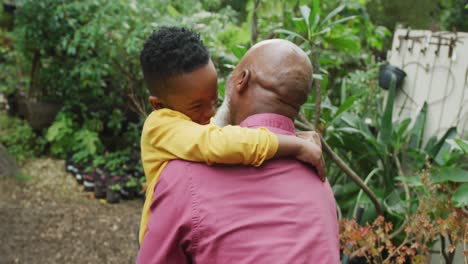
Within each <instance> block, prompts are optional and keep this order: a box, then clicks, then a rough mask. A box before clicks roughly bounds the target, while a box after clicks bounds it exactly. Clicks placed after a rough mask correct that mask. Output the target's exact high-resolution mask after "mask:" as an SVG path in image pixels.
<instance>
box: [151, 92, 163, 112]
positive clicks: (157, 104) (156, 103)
mask: <svg viewBox="0 0 468 264" xmlns="http://www.w3.org/2000/svg"><path fill="white" fill-rule="evenodd" d="M148 102H149V103H150V105H151V106H152V107H153V109H154V110H158V109H161V108H164V104H163V102H162V101H161V99H160V98H159V97H156V96H153V95H150V96H149V97H148Z"/></svg>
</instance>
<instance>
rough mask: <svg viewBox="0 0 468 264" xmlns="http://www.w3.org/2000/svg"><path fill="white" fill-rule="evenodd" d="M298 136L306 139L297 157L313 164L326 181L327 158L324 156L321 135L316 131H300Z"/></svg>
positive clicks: (321, 177)
mask: <svg viewBox="0 0 468 264" xmlns="http://www.w3.org/2000/svg"><path fill="white" fill-rule="evenodd" d="M297 136H298V137H299V138H302V139H304V140H306V142H305V143H304V145H303V148H302V149H301V151H300V152H299V154H298V156H297V159H299V160H301V161H304V162H307V163H310V164H312V165H313V166H314V167H315V168H316V169H317V172H318V174H319V177H320V179H321V180H322V181H325V179H326V177H327V175H326V168H325V160H324V159H323V156H322V142H321V141H320V135H319V134H318V133H317V132H314V131H305V132H298V133H297Z"/></svg>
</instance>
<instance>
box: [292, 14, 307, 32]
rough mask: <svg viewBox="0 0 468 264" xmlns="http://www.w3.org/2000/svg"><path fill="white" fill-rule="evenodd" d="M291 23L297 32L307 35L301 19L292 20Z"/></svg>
mask: <svg viewBox="0 0 468 264" xmlns="http://www.w3.org/2000/svg"><path fill="white" fill-rule="evenodd" d="M292 22H293V24H294V26H295V27H296V29H297V31H298V32H299V33H301V34H308V30H309V29H308V27H307V25H306V22H305V20H304V19H303V18H293V19H292Z"/></svg>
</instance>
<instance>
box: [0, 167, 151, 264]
mask: <svg viewBox="0 0 468 264" xmlns="http://www.w3.org/2000/svg"><path fill="white" fill-rule="evenodd" d="M64 166H65V165H64V161H61V160H53V159H48V158H41V159H37V160H34V161H29V162H27V163H26V164H25V165H24V166H23V168H22V171H23V172H24V173H25V174H24V175H22V176H21V177H19V178H20V179H21V181H18V180H15V179H11V178H9V179H0V240H1V243H0V264H3V263H134V260H135V256H136V253H137V250H138V248H137V242H136V238H137V231H138V230H137V229H138V225H139V218H140V216H139V215H140V210H141V208H142V206H143V202H142V201H141V200H133V201H124V202H122V203H120V204H112V205H111V204H106V203H103V202H101V201H100V200H96V199H93V197H92V196H90V195H89V193H85V192H83V191H82V189H81V188H82V186H80V185H78V184H77V183H76V181H75V180H74V179H73V178H72V176H71V175H69V174H67V173H66V172H65V170H64Z"/></svg>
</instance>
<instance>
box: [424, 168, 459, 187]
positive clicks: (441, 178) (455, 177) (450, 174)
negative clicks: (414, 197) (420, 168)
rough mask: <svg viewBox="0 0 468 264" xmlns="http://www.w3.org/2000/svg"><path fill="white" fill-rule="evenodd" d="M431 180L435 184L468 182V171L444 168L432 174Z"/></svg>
mask: <svg viewBox="0 0 468 264" xmlns="http://www.w3.org/2000/svg"><path fill="white" fill-rule="evenodd" d="M431 179H432V181H434V182H435V183H441V182H447V181H449V182H468V171H466V170H464V169H461V168H452V167H443V168H441V169H440V170H433V171H432V172H431Z"/></svg>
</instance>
